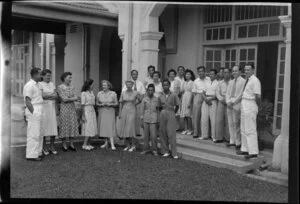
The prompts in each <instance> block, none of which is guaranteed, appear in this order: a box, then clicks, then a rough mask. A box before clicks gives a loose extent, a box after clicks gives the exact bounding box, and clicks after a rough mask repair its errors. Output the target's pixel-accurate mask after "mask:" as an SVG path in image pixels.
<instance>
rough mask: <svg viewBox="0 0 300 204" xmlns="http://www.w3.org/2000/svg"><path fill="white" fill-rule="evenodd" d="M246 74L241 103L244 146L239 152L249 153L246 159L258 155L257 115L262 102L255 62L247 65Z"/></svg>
mask: <svg viewBox="0 0 300 204" xmlns="http://www.w3.org/2000/svg"><path fill="white" fill-rule="evenodd" d="M245 74H246V78H247V79H246V83H245V86H244V90H243V95H242V103H241V133H242V147H241V151H238V152H237V153H238V154H247V155H245V159H250V158H253V157H257V155H258V139H257V130H256V117H257V113H258V106H259V105H260V103H261V84H260V81H259V79H258V78H257V77H256V76H255V75H254V65H253V64H246V65H245Z"/></svg>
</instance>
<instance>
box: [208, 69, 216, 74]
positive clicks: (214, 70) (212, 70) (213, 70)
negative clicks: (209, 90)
mask: <svg viewBox="0 0 300 204" xmlns="http://www.w3.org/2000/svg"><path fill="white" fill-rule="evenodd" d="M209 72H214V73H215V74H217V73H218V71H217V70H216V69H211V70H209Z"/></svg>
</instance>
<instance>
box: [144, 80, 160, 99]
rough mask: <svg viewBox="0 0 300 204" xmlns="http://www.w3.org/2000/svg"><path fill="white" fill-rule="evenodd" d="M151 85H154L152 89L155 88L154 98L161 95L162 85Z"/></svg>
mask: <svg viewBox="0 0 300 204" xmlns="http://www.w3.org/2000/svg"><path fill="white" fill-rule="evenodd" d="M153 84H154V87H155V92H154V96H156V97H159V96H160V95H161V93H162V92H163V91H164V90H163V87H162V83H161V82H158V83H153ZM147 87H148V86H147ZM147 87H146V88H147Z"/></svg>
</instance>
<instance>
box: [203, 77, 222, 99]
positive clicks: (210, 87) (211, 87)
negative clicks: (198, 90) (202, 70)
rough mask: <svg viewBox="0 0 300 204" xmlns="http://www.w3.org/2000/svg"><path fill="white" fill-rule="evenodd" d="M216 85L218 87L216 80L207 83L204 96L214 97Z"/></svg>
mask: <svg viewBox="0 0 300 204" xmlns="http://www.w3.org/2000/svg"><path fill="white" fill-rule="evenodd" d="M218 85H219V82H218V80H216V79H215V80H213V81H210V82H207V85H206V95H209V96H215V95H216V92H217V91H216V90H217V87H218Z"/></svg>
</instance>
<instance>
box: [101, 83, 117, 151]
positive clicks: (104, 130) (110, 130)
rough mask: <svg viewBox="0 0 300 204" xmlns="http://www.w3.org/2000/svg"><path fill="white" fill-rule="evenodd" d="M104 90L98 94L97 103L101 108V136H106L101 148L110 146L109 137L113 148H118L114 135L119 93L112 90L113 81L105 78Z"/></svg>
mask: <svg viewBox="0 0 300 204" xmlns="http://www.w3.org/2000/svg"><path fill="white" fill-rule="evenodd" d="M101 84H102V91H99V93H98V94H97V103H96V105H97V106H98V110H99V115H98V125H99V128H98V129H99V136H100V137H105V138H106V140H105V143H104V144H103V145H102V146H101V148H106V147H107V146H108V139H109V140H110V145H111V149H112V150H116V147H115V144H114V137H115V136H116V115H115V107H116V106H118V98H117V94H116V92H114V91H111V88H112V86H111V83H110V82H109V81H107V80H103V81H102V82H101Z"/></svg>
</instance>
